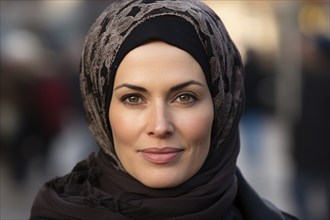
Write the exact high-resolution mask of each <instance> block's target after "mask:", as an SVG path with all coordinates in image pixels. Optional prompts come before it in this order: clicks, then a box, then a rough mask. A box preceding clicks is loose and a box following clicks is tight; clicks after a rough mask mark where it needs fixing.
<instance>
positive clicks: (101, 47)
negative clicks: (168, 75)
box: [31, 0, 244, 219]
mask: <svg viewBox="0 0 330 220" xmlns="http://www.w3.org/2000/svg"><path fill="white" fill-rule="evenodd" d="M155 39H156V40H161V41H164V42H167V43H169V44H171V45H174V46H176V47H178V48H181V49H183V50H185V51H187V52H188V53H189V54H191V55H192V56H193V57H194V58H195V59H196V61H197V62H198V63H199V64H200V66H201V67H202V69H203V72H204V75H205V78H206V81H207V83H208V86H209V89H210V92H211V94H212V99H213V105H214V121H213V125H212V134H211V146H210V151H209V154H208V157H207V159H206V161H205V163H204V165H203V166H202V168H201V169H200V170H199V171H198V172H197V173H196V174H195V175H194V176H193V177H192V178H190V179H189V180H187V181H186V182H184V183H182V184H181V185H179V186H177V187H173V188H166V189H153V188H148V187H146V186H144V185H143V184H142V183H140V182H139V181H137V180H136V179H134V178H133V177H131V176H130V175H129V174H128V173H126V172H125V170H124V169H123V167H122V165H121V163H120V161H119V159H118V157H117V155H116V153H115V150H114V146H113V138H112V132H111V125H110V123H109V119H108V110H109V103H110V100H111V93H112V87H113V83H114V78H115V74H116V70H117V67H118V66H119V64H120V62H121V60H122V59H123V58H124V56H125V55H126V54H127V53H128V52H129V51H130V50H132V49H134V48H135V47H137V46H139V45H141V44H143V43H145V42H147V41H150V40H155ZM242 69H243V68H242V61H241V57H240V54H239V52H238V50H237V48H236V47H235V45H234V43H233V42H232V40H231V39H230V37H229V35H228V33H227V31H226V29H225V27H224V25H223V23H222V22H221V20H220V18H219V17H218V16H217V15H216V14H215V13H214V12H213V11H212V10H211V9H210V8H209V7H208V6H206V5H205V4H204V3H202V2H200V1H197V0H189V1H187V0H135V1H132V0H124V1H116V2H115V3H113V4H111V5H110V6H109V7H108V8H107V9H105V11H104V12H103V13H102V14H101V15H100V16H99V18H98V19H97V20H96V22H95V23H94V24H93V25H92V27H91V29H90V31H89V33H88V34H87V37H86V40H85V46H84V49H83V52H82V57H81V73H80V84H81V93H82V98H83V101H84V106H85V111H86V117H87V121H88V124H89V128H90V130H91V132H92V134H93V136H94V137H95V139H96V141H97V143H98V145H99V146H100V151H99V152H98V154H97V155H95V154H91V155H90V156H89V158H87V159H86V160H83V161H81V162H79V163H78V164H77V165H76V166H75V167H74V168H73V170H72V172H71V173H69V174H68V175H66V176H64V177H58V178H55V179H53V180H51V181H49V182H48V183H46V184H45V186H44V187H43V188H42V189H41V191H40V192H39V194H38V196H37V198H36V200H35V203H34V205H33V207H32V211H31V219H34V218H35V219H37V218H38V217H40V216H48V217H51V218H54V219H67V218H73V219H234V218H235V219H239V217H240V214H239V212H238V211H237V208H236V207H235V204H234V200H235V197H236V196H237V192H238V190H237V189H238V183H237V176H236V174H235V171H236V160H237V156H238V152H239V146H240V142H239V129H238V123H239V119H240V115H241V112H242V108H243V103H244V94H243V71H242Z"/></svg>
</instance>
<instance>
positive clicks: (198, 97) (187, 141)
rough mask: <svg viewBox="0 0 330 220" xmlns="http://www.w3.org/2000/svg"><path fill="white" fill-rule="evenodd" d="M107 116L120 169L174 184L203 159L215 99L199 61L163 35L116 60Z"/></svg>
mask: <svg viewBox="0 0 330 220" xmlns="http://www.w3.org/2000/svg"><path fill="white" fill-rule="evenodd" d="M113 88H114V89H113V95H112V99H111V103H110V108H109V120H110V124H111V128H112V132H113V139H114V146H115V150H116V153H117V155H118V158H119V160H120V161H121V163H122V165H123V167H124V169H125V170H126V171H127V172H128V173H129V174H130V175H131V176H133V177H134V178H135V179H137V180H138V181H140V182H141V183H143V184H144V185H146V186H149V187H152V188H168V187H175V186H177V185H179V184H181V183H183V182H185V181H186V180H188V179H189V178H190V177H192V176H193V175H194V174H195V173H196V172H197V171H198V170H199V169H200V168H201V166H202V165H203V163H204V161H205V159H206V157H207V154H208V151H209V148H210V139H211V127H212V121H213V102H212V98H211V94H210V91H209V89H208V86H207V83H206V80H205V76H204V74H203V71H202V69H201V67H200V65H199V64H198V62H197V61H196V60H195V59H194V58H193V57H192V56H191V55H190V54H189V53H187V52H185V51H183V50H181V49H179V48H177V47H174V46H171V45H169V44H166V43H164V42H161V41H153V42H150V43H147V44H144V45H142V46H139V47H137V48H135V49H134V50H132V51H130V52H129V53H128V54H127V55H126V56H125V58H124V59H123V60H122V62H121V63H120V65H119V67H118V70H117V73H116V77H115V82H114V87H113Z"/></svg>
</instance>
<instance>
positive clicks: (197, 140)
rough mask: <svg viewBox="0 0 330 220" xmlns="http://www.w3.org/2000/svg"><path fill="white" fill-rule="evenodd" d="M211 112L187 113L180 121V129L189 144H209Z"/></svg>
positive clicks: (211, 121)
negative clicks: (189, 114)
mask: <svg viewBox="0 0 330 220" xmlns="http://www.w3.org/2000/svg"><path fill="white" fill-rule="evenodd" d="M212 123H213V114H212V113H211V112H210V113H209V114H207V113H206V114H203V113H202V114H201V113H199V114H193V115H191V117H189V116H188V115H187V117H185V120H184V121H182V123H181V131H182V132H183V135H184V136H185V137H186V139H187V140H189V142H191V143H190V144H193V145H195V146H196V145H198V146H205V145H209V144H210V138H211V129H212Z"/></svg>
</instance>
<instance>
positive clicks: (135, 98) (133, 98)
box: [122, 94, 144, 105]
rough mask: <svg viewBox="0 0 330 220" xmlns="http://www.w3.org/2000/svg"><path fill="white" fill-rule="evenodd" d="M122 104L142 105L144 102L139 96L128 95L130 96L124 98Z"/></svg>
mask: <svg viewBox="0 0 330 220" xmlns="http://www.w3.org/2000/svg"><path fill="white" fill-rule="evenodd" d="M122 102H124V103H125V104H129V105H139V104H143V103H144V100H143V99H142V97H140V96H139V95H135V94H130V95H126V96H124V97H123V98H122Z"/></svg>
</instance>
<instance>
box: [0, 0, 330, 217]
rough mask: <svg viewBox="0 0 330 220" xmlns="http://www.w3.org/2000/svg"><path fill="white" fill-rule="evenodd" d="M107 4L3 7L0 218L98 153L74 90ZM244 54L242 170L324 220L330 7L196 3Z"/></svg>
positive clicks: (26, 206) (265, 190) (9, 3)
mask: <svg viewBox="0 0 330 220" xmlns="http://www.w3.org/2000/svg"><path fill="white" fill-rule="evenodd" d="M110 2H111V1H102V0H97V1H87V0H43V1H37V0H35V1H29V0H25V1H19V0H1V1H0V6H1V7H0V8H1V11H0V22H1V23H0V27H1V31H0V40H1V41H0V43H1V44H0V45H1V47H0V51H1V54H0V55H1V57H0V58H1V66H0V70H1V72H0V76H1V79H0V86H1V87H0V90H1V91H0V153H1V159H0V166H1V170H0V171H1V173H0V174H1V175H0V178H1V179H0V180H1V182H0V187H1V193H0V195H1V201H0V218H1V219H27V218H28V217H29V211H30V207H31V205H32V202H33V200H34V197H35V195H36V193H37V191H38V189H39V188H40V187H41V186H42V184H43V183H44V182H45V181H47V180H49V179H50V178H52V177H54V176H59V175H64V174H66V173H68V172H69V171H70V170H71V169H72V167H73V166H74V164H75V163H76V162H77V161H79V160H81V159H84V158H85V157H86V156H87V155H88V154H89V153H90V152H92V151H96V150H97V149H98V148H97V146H96V144H95V142H94V140H93V138H92V137H91V134H90V133H89V131H88V128H87V125H86V123H85V118H84V114H83V107H82V103H81V99H80V91H79V80H78V76H79V59H80V52H81V49H82V45H83V41H84V36H85V35H86V33H87V31H88V29H89V27H90V25H91V24H92V23H93V22H94V20H95V19H96V17H97V16H98V15H99V14H100V12H101V11H102V10H103V9H104V8H105V7H106V6H107V5H108V4H109V3H110ZM204 2H205V3H206V4H208V5H209V6H210V7H212V8H213V9H214V10H215V11H216V12H217V13H218V14H219V16H220V17H221V19H222V20H223V22H224V24H225V26H226V27H227V29H228V31H229V33H230V35H231V37H232V39H233V40H234V42H235V43H236V45H237V47H238V49H239V50H240V52H241V54H242V58H243V61H244V65H245V71H246V81H245V83H246V96H247V103H246V111H245V113H244V115H243V118H242V121H241V140H242V147H241V153H240V156H239V161H238V164H239V167H240V169H241V170H242V172H243V174H244V175H245V177H246V178H247V179H248V181H249V182H250V183H251V185H252V186H253V187H254V188H255V189H256V191H257V192H258V193H259V194H260V195H261V196H262V197H264V198H266V199H267V200H270V201H272V202H273V203H274V204H275V205H277V206H278V207H279V208H281V209H282V210H285V211H288V212H290V213H293V214H295V215H297V216H299V217H300V218H301V219H303V220H327V219H329V206H330V203H329V200H330V199H329V197H330V189H329V188H330V181H329V179H330V178H329V175H330V170H329V169H330V168H329V167H330V164H329V158H330V153H329V149H330V115H329V114H330V70H329V68H330V67H329V62H330V59H329V58H330V27H329V14H330V12H329V10H330V9H329V8H330V2H329V1H317V0H309V1H308V0H306V1H303V0H301V1H293V0H292V1H267V0H265V1H222V0H219V1H204Z"/></svg>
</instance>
